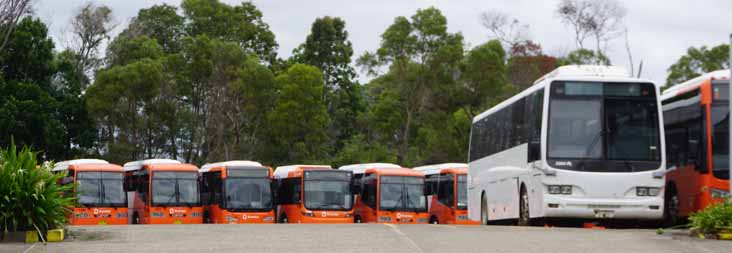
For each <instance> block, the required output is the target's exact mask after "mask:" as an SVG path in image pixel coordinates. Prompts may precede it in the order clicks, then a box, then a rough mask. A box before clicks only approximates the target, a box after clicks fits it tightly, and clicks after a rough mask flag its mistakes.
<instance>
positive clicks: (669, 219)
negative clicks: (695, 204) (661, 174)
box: [663, 184, 679, 227]
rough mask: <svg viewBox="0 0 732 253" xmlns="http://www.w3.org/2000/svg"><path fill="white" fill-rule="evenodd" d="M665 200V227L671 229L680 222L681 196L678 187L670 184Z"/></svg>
mask: <svg viewBox="0 0 732 253" xmlns="http://www.w3.org/2000/svg"><path fill="white" fill-rule="evenodd" d="M663 198H664V200H663V205H664V206H663V226H665V227H671V226H674V225H676V224H677V223H678V222H679V195H678V193H677V191H676V186H675V185H673V184H669V185H668V187H666V193H665V194H664V197H663Z"/></svg>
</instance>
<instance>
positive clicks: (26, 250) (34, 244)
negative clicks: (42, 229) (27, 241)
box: [23, 242, 38, 253]
mask: <svg viewBox="0 0 732 253" xmlns="http://www.w3.org/2000/svg"><path fill="white" fill-rule="evenodd" d="M37 244H38V243H37V242H36V243H33V245H31V246H30V247H28V248H27V249H25V250H24V251H23V253H26V252H28V251H29V250H31V249H32V248H33V247H35V246H36V245H37Z"/></svg>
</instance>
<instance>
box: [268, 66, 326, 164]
mask: <svg viewBox="0 0 732 253" xmlns="http://www.w3.org/2000/svg"><path fill="white" fill-rule="evenodd" d="M276 81H277V86H278V87H279V88H280V93H279V96H278V97H277V103H276V105H275V108H274V110H273V111H271V112H270V114H269V115H267V118H268V121H269V122H270V124H269V126H268V128H269V131H268V132H269V133H268V136H269V139H268V143H267V145H266V146H267V150H268V151H269V152H270V157H268V158H269V159H268V161H271V162H272V164H289V163H302V162H305V163H316V162H326V161H327V160H326V159H327V158H326V157H327V154H328V151H329V150H328V149H329V147H328V142H329V140H328V134H327V133H326V126H327V125H328V123H329V121H330V118H329V117H328V113H327V111H326V109H325V104H324V103H323V92H324V88H323V87H324V82H323V76H322V75H321V74H320V70H318V69H317V68H315V67H312V66H308V65H304V64H295V65H292V66H291V67H290V68H288V69H287V71H285V72H284V73H282V74H280V75H278V76H277V78H276Z"/></svg>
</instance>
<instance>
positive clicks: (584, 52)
mask: <svg viewBox="0 0 732 253" xmlns="http://www.w3.org/2000/svg"><path fill="white" fill-rule="evenodd" d="M559 65H610V59H608V58H607V56H605V55H604V54H603V53H602V52H598V51H592V50H588V49H577V50H575V51H572V52H570V53H569V54H567V56H565V57H564V58H561V59H559Z"/></svg>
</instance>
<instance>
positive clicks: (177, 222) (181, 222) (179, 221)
mask: <svg viewBox="0 0 732 253" xmlns="http://www.w3.org/2000/svg"><path fill="white" fill-rule="evenodd" d="M173 224H183V221H181V220H174V221H173Z"/></svg>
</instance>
